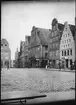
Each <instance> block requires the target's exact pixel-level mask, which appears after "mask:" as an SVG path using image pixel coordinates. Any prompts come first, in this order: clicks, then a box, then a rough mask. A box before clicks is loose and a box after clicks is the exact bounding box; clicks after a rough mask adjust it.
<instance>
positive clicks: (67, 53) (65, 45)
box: [60, 22, 75, 68]
mask: <svg viewBox="0 0 76 105" xmlns="http://www.w3.org/2000/svg"><path fill="white" fill-rule="evenodd" d="M71 51H72V54H71ZM62 53H63V54H62ZM63 58H64V59H65V63H67V65H66V64H65V65H66V67H69V68H70V65H71V60H72V62H74V61H75V41H74V38H73V35H72V32H71V30H70V27H69V25H68V23H67V22H65V27H64V31H63V34H62V38H61V43H60V59H63ZM66 59H68V61H66Z"/></svg>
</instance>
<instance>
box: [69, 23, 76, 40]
mask: <svg viewBox="0 0 76 105" xmlns="http://www.w3.org/2000/svg"><path fill="white" fill-rule="evenodd" d="M69 26H70V30H71V32H72V35H73V37H74V39H75V25H71V24H69Z"/></svg>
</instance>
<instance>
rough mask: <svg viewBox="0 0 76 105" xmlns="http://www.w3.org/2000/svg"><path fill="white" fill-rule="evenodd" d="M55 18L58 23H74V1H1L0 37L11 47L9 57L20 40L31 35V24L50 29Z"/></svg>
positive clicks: (12, 57) (13, 54) (18, 45)
mask: <svg viewBox="0 0 76 105" xmlns="http://www.w3.org/2000/svg"><path fill="white" fill-rule="evenodd" d="M54 18H57V20H58V22H59V23H62V24H64V22H65V21H68V23H69V24H73V25H74V24H75V3H74V2H34V1H33V2H2V4H1V38H5V39H6V40H7V41H8V43H9V47H10V49H11V59H12V60H14V59H15V52H16V49H17V47H18V49H20V41H21V40H22V41H24V40H25V36H26V35H31V30H32V27H33V26H36V27H40V28H46V29H51V23H52V20H53V19H54Z"/></svg>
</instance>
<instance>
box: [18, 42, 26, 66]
mask: <svg viewBox="0 0 76 105" xmlns="http://www.w3.org/2000/svg"><path fill="white" fill-rule="evenodd" d="M24 47H25V42H24V41H21V42H20V52H19V54H20V55H19V61H20V67H24V65H25V52H24Z"/></svg>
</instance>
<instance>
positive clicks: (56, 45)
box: [49, 18, 64, 68]
mask: <svg viewBox="0 0 76 105" xmlns="http://www.w3.org/2000/svg"><path fill="white" fill-rule="evenodd" d="M63 28H64V25H63V24H61V23H58V20H57V19H55V18H54V19H53V20H52V30H51V33H50V35H49V60H50V64H51V67H56V68H57V67H59V62H60V40H61V36H62V32H63Z"/></svg>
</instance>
